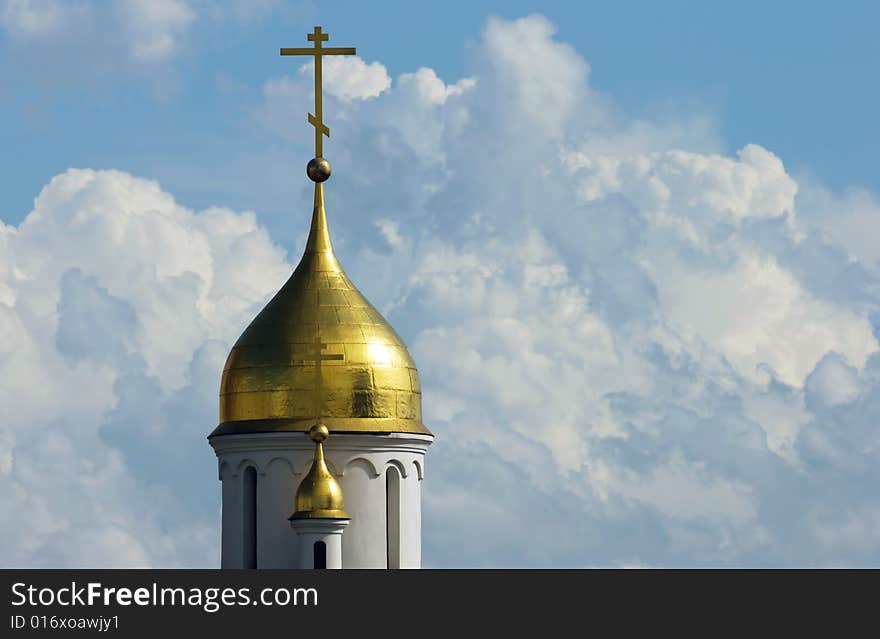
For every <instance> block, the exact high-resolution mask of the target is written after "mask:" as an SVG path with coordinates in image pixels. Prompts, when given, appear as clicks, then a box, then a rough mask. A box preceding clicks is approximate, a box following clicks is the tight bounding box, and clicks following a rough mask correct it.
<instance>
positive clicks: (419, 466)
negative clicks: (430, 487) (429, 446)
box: [413, 459, 425, 480]
mask: <svg viewBox="0 0 880 639" xmlns="http://www.w3.org/2000/svg"><path fill="white" fill-rule="evenodd" d="M413 466H415V467H416V477H418V478H419V480H422V479H424V478H425V471H424V469H423V468H422V464H421V462H420V461H419V460H418V459H414V460H413Z"/></svg>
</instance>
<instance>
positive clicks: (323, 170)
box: [306, 158, 331, 182]
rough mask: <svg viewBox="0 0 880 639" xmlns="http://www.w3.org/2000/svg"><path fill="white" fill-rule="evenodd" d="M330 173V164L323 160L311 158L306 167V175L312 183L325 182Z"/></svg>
mask: <svg viewBox="0 0 880 639" xmlns="http://www.w3.org/2000/svg"><path fill="white" fill-rule="evenodd" d="M330 173H331V169H330V162H328V161H327V160H325V159H324V158H312V159H311V160H309V163H308V165H307V166H306V175H308V176H309V179H310V180H311V181H312V182H326V181H327V179H328V178H329V177H330Z"/></svg>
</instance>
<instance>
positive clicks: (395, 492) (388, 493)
mask: <svg viewBox="0 0 880 639" xmlns="http://www.w3.org/2000/svg"><path fill="white" fill-rule="evenodd" d="M401 481H402V480H401V476H400V471H399V470H398V468H397V465H396V464H390V465H389V466H388V467H387V468H386V469H385V558H386V560H387V561H386V563H387V567H388V569H389V570H397V569H399V568H400V520H401V516H400V514H401V513H400V483H401Z"/></svg>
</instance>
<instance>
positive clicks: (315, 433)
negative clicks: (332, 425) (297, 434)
mask: <svg viewBox="0 0 880 639" xmlns="http://www.w3.org/2000/svg"><path fill="white" fill-rule="evenodd" d="M309 437H310V438H311V440H312V441H313V442H315V443H316V444H320V443H321V442H324V441H327V438H328V437H330V431H329V430H327V427H326V426H324V424H315V425H314V426H312V427H311V428H310V429H309Z"/></svg>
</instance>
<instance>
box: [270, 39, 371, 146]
mask: <svg viewBox="0 0 880 639" xmlns="http://www.w3.org/2000/svg"><path fill="white" fill-rule="evenodd" d="M307 37H308V39H309V41H310V42H314V43H315V46H314V47H301V48H289V47H283V48H282V49H281V55H313V56H315V115H312V114H311V113H309V124H311V125H312V126H313V127H315V157H317V158H320V157H324V136H325V135H326V136H327V137H328V138H329V137H330V129H328V128H327V126H325V124H324V119H323V113H322V111H323V109H322V104H321V59H322V58H323V57H324V56H325V55H355V48H354V47H326V48H325V47H323V46H321V43H322V42H326V41H327V40H328V39H329V38H330V36H329V35H328V34H326V33H322V32H321V27H315V30H314V32H312V33H309V34H308V35H307Z"/></svg>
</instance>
